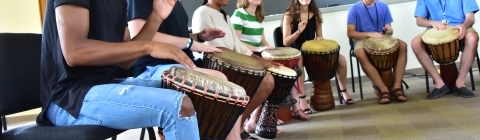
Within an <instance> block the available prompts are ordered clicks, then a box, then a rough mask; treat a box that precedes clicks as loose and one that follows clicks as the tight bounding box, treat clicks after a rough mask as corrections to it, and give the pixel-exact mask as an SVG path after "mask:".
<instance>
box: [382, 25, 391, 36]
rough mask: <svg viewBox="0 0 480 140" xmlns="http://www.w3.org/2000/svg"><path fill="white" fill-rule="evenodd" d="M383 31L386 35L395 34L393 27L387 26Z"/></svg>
mask: <svg viewBox="0 0 480 140" xmlns="http://www.w3.org/2000/svg"><path fill="white" fill-rule="evenodd" d="M383 31H385V33H386V34H391V33H392V32H393V29H392V26H390V25H388V24H387V25H385V27H383Z"/></svg>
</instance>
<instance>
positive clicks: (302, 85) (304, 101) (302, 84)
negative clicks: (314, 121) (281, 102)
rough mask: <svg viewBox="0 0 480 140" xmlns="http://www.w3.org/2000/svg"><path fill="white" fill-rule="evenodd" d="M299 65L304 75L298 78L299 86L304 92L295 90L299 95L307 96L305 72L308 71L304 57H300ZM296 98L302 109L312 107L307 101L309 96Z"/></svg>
mask: <svg viewBox="0 0 480 140" xmlns="http://www.w3.org/2000/svg"><path fill="white" fill-rule="evenodd" d="M298 67H299V68H300V69H302V76H300V77H299V78H298V86H299V88H300V91H301V92H302V93H298V92H295V93H297V94H299V96H305V95H307V94H306V93H305V74H306V72H305V68H304V65H303V57H300V61H299V62H298ZM292 95H293V94H292ZM296 100H297V101H298V102H299V105H300V109H303V110H306V109H307V110H308V109H310V106H309V105H308V103H307V98H301V99H300V98H299V99H296ZM307 113H308V114H310V113H311V111H309V112H308V111H307Z"/></svg>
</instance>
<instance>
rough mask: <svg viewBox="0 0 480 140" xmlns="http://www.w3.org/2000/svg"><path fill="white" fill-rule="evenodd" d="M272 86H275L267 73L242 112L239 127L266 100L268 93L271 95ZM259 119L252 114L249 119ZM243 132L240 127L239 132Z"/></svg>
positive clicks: (271, 77)
mask: <svg viewBox="0 0 480 140" xmlns="http://www.w3.org/2000/svg"><path fill="white" fill-rule="evenodd" d="M274 86H275V83H274V79H273V76H272V75H271V74H270V73H267V74H266V75H265V78H263V81H262V83H260V87H259V88H258V90H257V93H256V94H255V95H254V96H253V97H252V98H251V100H250V103H249V105H248V106H247V108H246V109H245V111H244V112H243V114H242V120H241V122H240V124H241V125H243V124H244V123H245V120H246V119H247V117H248V116H250V114H251V113H252V112H253V110H255V109H256V108H257V107H259V106H260V105H261V104H262V103H263V102H264V101H265V100H266V99H267V97H268V96H269V95H270V93H272V90H273V87H274ZM259 117H260V115H259V114H258V115H257V114H252V116H250V119H256V120H258V118H259ZM243 131H245V130H244V129H243V127H240V132H243Z"/></svg>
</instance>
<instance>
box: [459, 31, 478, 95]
mask: <svg viewBox="0 0 480 140" xmlns="http://www.w3.org/2000/svg"><path fill="white" fill-rule="evenodd" d="M477 45H478V35H477V33H476V32H472V31H467V33H466V34H465V48H464V49H463V51H462V56H461V62H460V71H459V73H458V78H457V81H456V86H457V88H461V87H465V77H466V76H467V73H468V72H469V71H470V67H471V66H472V63H473V59H474V58H475V54H476V53H477Z"/></svg>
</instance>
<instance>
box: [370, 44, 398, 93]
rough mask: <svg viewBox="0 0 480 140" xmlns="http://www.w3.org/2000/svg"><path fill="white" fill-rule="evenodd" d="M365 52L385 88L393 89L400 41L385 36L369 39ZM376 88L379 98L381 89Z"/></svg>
mask: <svg viewBox="0 0 480 140" xmlns="http://www.w3.org/2000/svg"><path fill="white" fill-rule="evenodd" d="M364 48H365V52H366V54H367V57H368V60H369V61H370V63H372V65H373V67H375V69H377V71H378V73H379V74H380V77H381V79H382V81H383V83H384V84H385V86H387V87H389V88H391V87H392V86H393V82H394V76H393V70H392V68H393V67H395V65H397V59H398V53H399V51H398V48H399V43H398V40H397V39H396V38H394V37H392V36H389V35H384V36H383V38H369V39H367V41H365V47H364ZM374 88H375V89H376V90H377V91H374V92H375V93H376V94H377V96H381V95H380V92H379V91H380V89H379V88H378V87H375V86H374Z"/></svg>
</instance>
